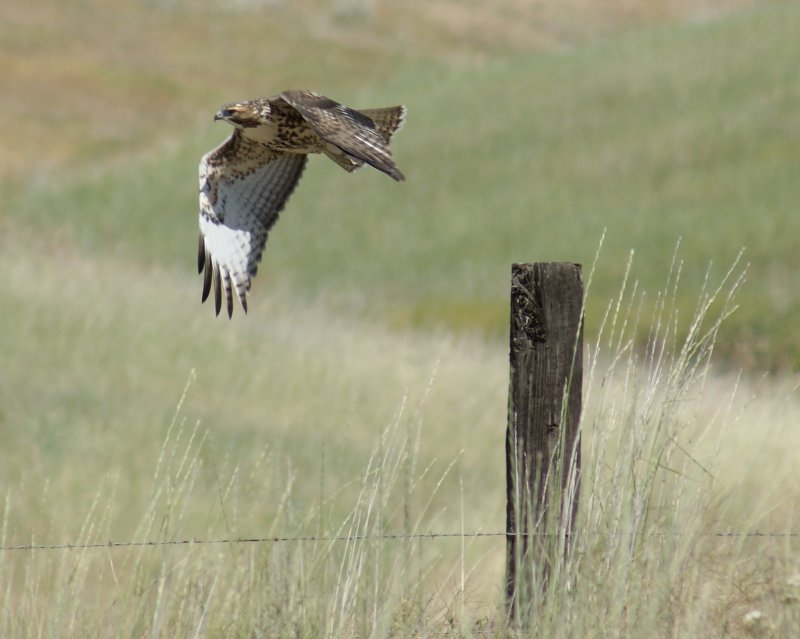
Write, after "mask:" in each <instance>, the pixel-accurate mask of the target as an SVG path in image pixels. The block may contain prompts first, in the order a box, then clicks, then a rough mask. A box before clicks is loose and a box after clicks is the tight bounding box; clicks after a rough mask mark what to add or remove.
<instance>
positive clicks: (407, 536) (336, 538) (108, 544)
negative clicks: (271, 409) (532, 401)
mask: <svg viewBox="0 0 800 639" xmlns="http://www.w3.org/2000/svg"><path fill="white" fill-rule="evenodd" d="M543 534H545V533H524V532H520V533H513V532H481V531H474V532H439V533H436V532H427V533H387V534H382V535H331V536H325V535H320V536H313V535H310V536H303V537H227V538H220V539H196V538H192V539H167V540H160V541H150V540H145V541H111V540H109V541H105V542H93V543H67V544H19V545H10V546H0V552H4V551H11V550H20V551H25V550H91V549H99V548H131V547H156V546H203V545H205V546H207V545H214V544H266V543H273V544H277V543H286V542H296V543H309V542H342V541H345V542H357V541H399V540H412V539H417V540H421V539H432V540H437V539H471V538H477V537H514V536H519V537H530V536H542V535H543ZM553 534H555V533H549V534H545V535H546V536H552V535H553ZM630 534H633V533H630ZM687 534H690V533H678V532H667V531H659V532H653V533H650V535H651V536H657V537H682V536H685V535H687ZM566 536H569V535H568V534H567V535H566ZM696 536H698V537H737V538H738V537H783V538H786V537H800V531H772V530H750V531H740V530H723V531H717V532H706V533H697V535H696Z"/></svg>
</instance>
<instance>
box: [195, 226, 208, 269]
mask: <svg viewBox="0 0 800 639" xmlns="http://www.w3.org/2000/svg"><path fill="white" fill-rule="evenodd" d="M205 265H206V244H205V242H204V241H203V235H202V234H201V235H200V248H199V250H198V251H197V272H198V273H202V272H203V268H204V267H205Z"/></svg>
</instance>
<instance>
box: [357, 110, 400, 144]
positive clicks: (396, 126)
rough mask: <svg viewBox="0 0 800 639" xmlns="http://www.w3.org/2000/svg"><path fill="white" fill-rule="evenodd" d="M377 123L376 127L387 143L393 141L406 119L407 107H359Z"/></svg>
mask: <svg viewBox="0 0 800 639" xmlns="http://www.w3.org/2000/svg"><path fill="white" fill-rule="evenodd" d="M359 111H360V112H361V113H363V114H364V115H366V116H367V117H368V118H369V119H370V120H372V121H373V122H374V123H375V128H377V129H378V131H380V133H381V135H382V136H383V137H384V139H385V140H386V143H387V144H389V142H391V141H392V137H393V136H394V134H395V133H397V132H398V131H399V130H400V129H401V128H403V124H404V123H405V121H406V108H405V107H404V106H402V105H400V106H392V107H385V108H382V109H359Z"/></svg>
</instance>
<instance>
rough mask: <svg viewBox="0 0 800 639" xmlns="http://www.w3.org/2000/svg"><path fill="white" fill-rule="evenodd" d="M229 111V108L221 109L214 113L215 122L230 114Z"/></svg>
mask: <svg viewBox="0 0 800 639" xmlns="http://www.w3.org/2000/svg"><path fill="white" fill-rule="evenodd" d="M229 114H230V113H229V111H228V110H227V109H220V110H219V111H217V112H216V113H215V114H214V122H216V121H217V120H224V119H225V116H226V115H229Z"/></svg>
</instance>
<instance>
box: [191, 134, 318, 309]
mask: <svg viewBox="0 0 800 639" xmlns="http://www.w3.org/2000/svg"><path fill="white" fill-rule="evenodd" d="M306 159H307V156H305V155H299V154H292V153H282V152H280V151H272V150H270V149H267V148H266V147H265V146H263V145H261V144H257V143H255V142H252V141H249V140H247V139H246V138H244V137H243V136H242V135H241V133H240V132H239V131H238V130H236V131H234V133H233V134H232V135H231V136H230V137H229V138H228V139H227V140H226V141H225V142H223V143H222V144H221V145H220V146H218V147H217V148H216V149H214V150H213V151H211V152H209V153H207V154H206V155H204V156H203V158H202V159H201V160H200V169H199V173H200V250H199V254H198V259H197V266H198V271H199V272H200V273H203V301H204V302H205V301H206V298H207V297H208V295H209V292H210V291H211V288H212V286H213V288H214V303H215V308H216V312H217V315H219V311H220V308H221V306H222V295H223V294H224V295H225V298H226V301H227V309H228V317H230V316H232V315H233V290H234V289H235V290H236V295H237V297H238V298H239V301H240V302H241V304H242V308H243V309H244V311H245V312H247V292H248V291H249V290H250V281H251V278H252V277H253V276H254V275H255V274H256V271H257V270H258V262H259V261H260V260H261V253H262V252H263V250H264V245H265V244H266V242H267V234H268V232H269V229H270V228H271V227H272V225H273V224H275V221H276V220H277V219H278V214H279V213H280V211H281V210H282V209H283V207H284V205H285V204H286V201H287V200H288V199H289V196H290V195H291V194H292V191H293V190H294V188H295V186H296V185H297V182H298V180H299V179H300V176H301V175H302V173H303V169H304V168H305V164H306Z"/></svg>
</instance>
